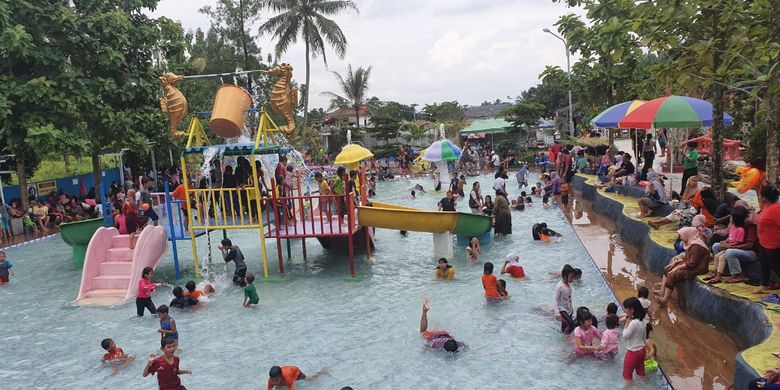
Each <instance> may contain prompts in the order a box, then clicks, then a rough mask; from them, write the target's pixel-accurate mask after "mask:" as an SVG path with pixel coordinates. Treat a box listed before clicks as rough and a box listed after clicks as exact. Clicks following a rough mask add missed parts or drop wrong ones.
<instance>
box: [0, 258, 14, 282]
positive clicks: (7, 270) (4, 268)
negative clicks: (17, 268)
mask: <svg viewBox="0 0 780 390" xmlns="http://www.w3.org/2000/svg"><path fill="white" fill-rule="evenodd" d="M5 258H6V254H5V252H0V285H3V284H6V283H8V282H10V281H11V280H10V279H9V278H8V277H9V276H13V274H14V270H13V269H12V268H13V267H14V265H13V264H11V262H9V261H8V260H6V259H5Z"/></svg>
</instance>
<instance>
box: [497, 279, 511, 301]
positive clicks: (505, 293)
mask: <svg viewBox="0 0 780 390" xmlns="http://www.w3.org/2000/svg"><path fill="white" fill-rule="evenodd" d="M498 294H499V295H501V298H504V299H506V298H509V290H507V289H506V280H504V279H498Z"/></svg>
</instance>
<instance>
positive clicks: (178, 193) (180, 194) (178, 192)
mask: <svg viewBox="0 0 780 390" xmlns="http://www.w3.org/2000/svg"><path fill="white" fill-rule="evenodd" d="M172 195H173V198H174V199H176V200H186V199H187V190H186V189H185V188H184V184H179V185H178V186H177V187H176V189H174V190H173V193H172ZM181 208H182V210H186V209H187V203H185V202H182V203H181Z"/></svg>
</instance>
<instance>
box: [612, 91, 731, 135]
mask: <svg viewBox="0 0 780 390" xmlns="http://www.w3.org/2000/svg"><path fill="white" fill-rule="evenodd" d="M732 123H734V118H732V117H731V116H730V115H729V114H726V113H725V112H724V113H723V124H724V125H726V126H731V124H732ZM711 126H712V104H711V103H710V102H707V101H705V100H701V99H696V98H692V97H688V96H664V97H661V98H658V99H653V100H651V101H649V102H646V103H645V104H643V105H641V106H639V107H637V108H636V109H635V110H634V111H632V112H631V113H630V114H628V115H626V117H625V118H623V119H622V120H620V122H619V123H618V127H620V128H624V129H652V128H656V129H658V128H662V127H665V128H678V129H679V128H704V127H711Z"/></svg>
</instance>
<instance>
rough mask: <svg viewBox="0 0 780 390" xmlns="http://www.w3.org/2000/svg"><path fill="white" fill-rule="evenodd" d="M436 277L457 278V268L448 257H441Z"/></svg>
mask: <svg viewBox="0 0 780 390" xmlns="http://www.w3.org/2000/svg"><path fill="white" fill-rule="evenodd" d="M436 279H444V280H452V279H455V268H452V266H451V265H449V264H448V263H447V259H445V258H443V257H442V258H441V259H439V265H438V266H437V267H436Z"/></svg>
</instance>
